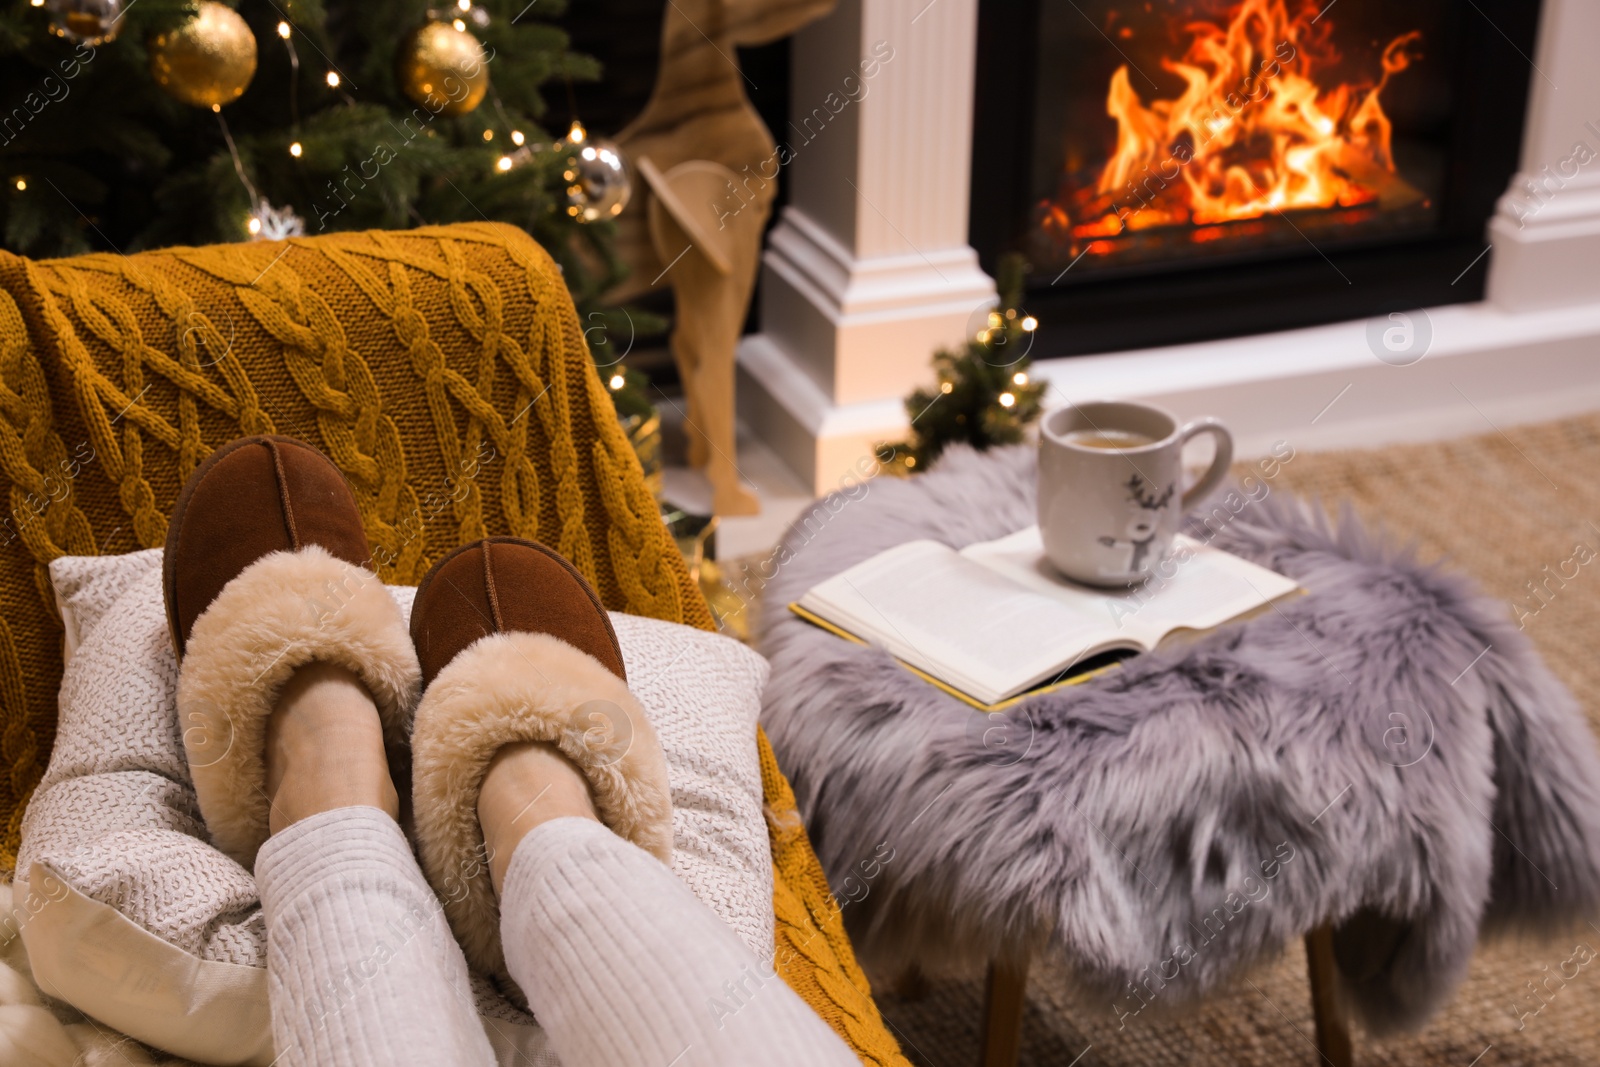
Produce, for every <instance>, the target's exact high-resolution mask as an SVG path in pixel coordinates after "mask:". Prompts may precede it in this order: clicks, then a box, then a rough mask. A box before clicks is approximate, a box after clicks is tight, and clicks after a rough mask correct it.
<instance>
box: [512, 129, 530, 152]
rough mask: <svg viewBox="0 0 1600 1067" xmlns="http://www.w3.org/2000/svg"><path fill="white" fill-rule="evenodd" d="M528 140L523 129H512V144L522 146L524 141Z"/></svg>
mask: <svg viewBox="0 0 1600 1067" xmlns="http://www.w3.org/2000/svg"><path fill="white" fill-rule="evenodd" d="M526 140H527V138H526V137H524V136H522V131H521V130H512V131H511V143H512V144H514V145H516V146H517V147H519V148H520V147H522V142H523V141H526Z"/></svg>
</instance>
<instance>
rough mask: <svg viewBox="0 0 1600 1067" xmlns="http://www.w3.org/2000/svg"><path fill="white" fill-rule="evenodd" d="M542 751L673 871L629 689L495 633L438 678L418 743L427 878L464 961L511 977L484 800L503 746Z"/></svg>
mask: <svg viewBox="0 0 1600 1067" xmlns="http://www.w3.org/2000/svg"><path fill="white" fill-rule="evenodd" d="M519 741H544V742H548V743H550V744H553V745H555V746H556V747H557V748H559V749H560V750H561V751H562V752H563V753H564V754H565V755H566V756H567V758H568V759H570V760H572V762H573V763H575V764H577V765H578V769H579V770H581V771H582V772H583V774H584V776H585V777H586V778H588V780H589V787H590V789H591V790H592V791H593V793H594V800H595V807H596V808H597V809H598V810H599V813H600V819H601V821H602V822H604V823H605V824H606V825H607V826H609V827H610V828H611V829H612V830H613V831H615V832H616V833H617V834H618V835H619V836H621V837H623V838H626V839H627V840H629V841H632V842H633V843H634V844H636V845H638V846H639V847H640V848H642V849H644V850H645V851H646V852H649V853H651V854H652V855H654V856H656V857H657V858H658V859H660V860H661V861H662V862H666V861H667V860H668V859H669V858H670V856H671V852H672V794H671V790H670V789H669V788H668V785H667V761H666V757H665V756H664V755H662V752H661V744H660V742H658V741H657V740H656V735H655V730H654V728H653V727H651V725H650V719H649V717H648V716H647V715H646V714H645V711H644V708H643V707H642V706H641V705H640V704H639V701H638V700H637V699H635V698H634V696H633V694H632V693H630V692H629V691H628V687H627V685H626V684H625V683H624V682H623V681H622V680H621V679H620V678H618V677H617V676H616V675H614V674H612V673H611V672H610V671H608V670H606V669H605V667H603V666H601V665H600V662H599V661H598V660H596V659H595V658H594V657H593V656H590V655H588V654H587V653H584V652H580V651H578V650H577V649H576V648H574V647H572V646H571V645H569V644H567V643H566V642H565V641H561V640H559V639H557V638H554V637H551V636H549V635H548V634H530V633H501V634H491V635H490V636H488V637H485V638H482V639H480V640H478V641H476V642H474V643H473V644H472V645H470V646H468V647H467V648H466V649H465V650H464V651H462V652H461V653H460V655H458V656H456V658H455V659H453V660H451V661H450V663H449V665H448V666H446V667H445V668H444V670H442V671H440V672H439V674H438V676H437V677H436V678H434V680H433V684H431V685H429V686H428V690H427V692H426V693H424V694H423V696H422V703H421V705H420V706H419V707H418V708H417V722H416V728H415V729H414V730H413V731H412V734H411V771H412V783H411V784H412V798H413V801H414V805H413V806H414V810H415V813H416V816H415V817H416V822H415V828H416V836H417V846H418V851H419V853H420V855H421V857H422V869H423V870H424V871H425V872H426V873H427V875H428V880H429V881H430V882H431V883H432V884H433V888H434V891H435V892H436V893H438V894H439V899H440V900H441V901H443V903H444V910H445V915H446V916H447V917H448V918H449V920H450V925H451V927H452V928H453V929H454V930H455V934H456V939H457V940H458V941H460V942H461V947H462V949H463V951H465V953H466V956H467V960H468V961H469V962H471V963H472V964H473V965H475V966H477V967H479V968H480V969H482V970H484V971H487V972H488V973H490V974H494V975H498V976H500V977H502V978H508V977H509V976H508V975H507V972H506V965H505V956H504V954H503V953H502V952H501V948H500V907H499V904H498V903H497V902H496V900H495V896H494V889H493V887H492V886H491V884H490V882H489V871H488V864H487V858H488V857H487V855H486V853H485V846H484V841H483V832H482V830H481V829H480V827H479V825H478V790H479V787H480V786H481V785H482V784H483V776H484V773H485V772H486V771H487V770H488V767H489V761H490V760H491V759H492V758H493V757H494V754H495V753H496V752H497V751H499V750H500V749H501V748H502V747H504V746H505V745H509V744H514V743H516V742H519Z"/></svg>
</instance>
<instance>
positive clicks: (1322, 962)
mask: <svg viewBox="0 0 1600 1067" xmlns="http://www.w3.org/2000/svg"><path fill="white" fill-rule="evenodd" d="M1306 968H1307V970H1309V971H1310V972H1311V1014H1312V1016H1313V1017H1314V1018H1315V1019H1316V1022H1317V1051H1318V1052H1320V1053H1322V1059H1323V1061H1324V1063H1326V1064H1327V1065H1328V1067H1351V1065H1352V1064H1353V1063H1354V1062H1355V1060H1354V1056H1353V1053H1352V1051H1351V1048H1350V1030H1349V1027H1348V1026H1347V1025H1346V1023H1345V1018H1344V1010H1343V1008H1342V1007H1341V1006H1340V1004H1339V988H1338V983H1337V981H1336V977H1335V975H1334V962H1333V927H1331V926H1319V927H1317V928H1316V929H1315V930H1313V931H1311V932H1310V933H1309V934H1307V935H1306Z"/></svg>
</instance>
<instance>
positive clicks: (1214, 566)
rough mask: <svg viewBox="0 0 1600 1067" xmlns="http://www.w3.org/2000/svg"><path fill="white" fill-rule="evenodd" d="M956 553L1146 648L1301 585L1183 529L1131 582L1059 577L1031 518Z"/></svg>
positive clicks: (1203, 627)
mask: <svg viewBox="0 0 1600 1067" xmlns="http://www.w3.org/2000/svg"><path fill="white" fill-rule="evenodd" d="M962 554H963V555H964V556H966V557H967V558H969V559H971V560H973V561H974V562H978V563H981V564H983V565H984V566H985V567H989V568H991V569H993V570H994V571H995V572H996V573H998V574H1001V575H1004V576H1005V577H1007V578H1009V579H1011V580H1012V581H1014V582H1016V583H1017V584H1019V585H1021V586H1023V587H1025V588H1027V589H1030V590H1032V591H1034V592H1036V593H1041V594H1043V595H1045V596H1048V597H1051V598H1052V599H1055V600H1057V601H1059V602H1061V603H1064V604H1070V605H1072V606H1073V607H1074V608H1075V609H1076V610H1079V611H1083V612H1088V613H1093V614H1096V615H1097V616H1098V618H1099V619H1100V620H1101V621H1102V623H1103V624H1104V625H1105V626H1107V627H1108V628H1109V632H1111V633H1118V634H1124V635H1127V636H1129V637H1131V638H1133V639H1134V640H1135V641H1137V643H1138V644H1139V645H1140V646H1141V647H1144V648H1146V649H1149V648H1154V647H1155V646H1156V644H1158V643H1159V642H1160V640H1161V638H1162V637H1164V636H1166V634H1168V633H1170V632H1171V631H1173V630H1178V629H1195V630H1209V629H1211V628H1212V627H1216V626H1221V625H1222V624H1223V623H1225V622H1227V621H1228V620H1230V619H1233V618H1237V617H1238V616H1240V615H1243V614H1245V613H1247V612H1249V611H1252V610H1254V609H1256V608H1259V607H1261V606H1263V605H1265V604H1269V603H1271V602H1272V601H1274V600H1277V599H1278V598H1279V597H1282V596H1285V595H1286V594H1288V593H1291V592H1293V591H1295V590H1297V589H1299V588H1300V586H1299V584H1298V583H1297V582H1295V581H1294V580H1293V579H1292V578H1286V577H1284V576H1283V575H1281V574H1278V573H1277V572H1275V571H1270V570H1267V569H1266V568H1265V567H1259V566H1257V565H1256V564H1254V563H1251V562H1250V561H1249V560H1245V559H1240V558H1239V557H1238V556H1234V555H1231V554H1230V553H1227V552H1224V551H1222V550H1221V549H1217V548H1212V547H1210V546H1208V545H1204V544H1201V543H1200V542H1199V541H1196V540H1195V539H1193V538H1192V537H1186V536H1184V535H1182V534H1180V535H1179V536H1178V537H1177V539H1176V540H1175V541H1174V542H1173V550H1172V552H1171V553H1169V554H1168V556H1167V557H1166V558H1164V559H1162V560H1161V561H1160V562H1159V563H1157V564H1156V566H1155V568H1154V570H1153V572H1152V574H1151V576H1150V578H1148V579H1147V580H1146V581H1145V582H1144V583H1143V584H1141V585H1138V586H1134V587H1133V588H1131V589H1116V590H1110V589H1095V588H1092V587H1089V586H1084V585H1079V584H1077V583H1075V582H1071V581H1069V580H1068V579H1066V578H1064V577H1062V576H1061V574H1060V573H1059V572H1057V571H1056V569H1055V567H1054V566H1053V565H1052V564H1051V563H1050V561H1049V560H1048V559H1046V558H1045V555H1044V544H1043V542H1042V541H1041V540H1040V536H1039V528H1038V527H1037V526H1031V527H1029V528H1028V529H1026V530H1019V531H1018V532H1016V533H1015V534H1012V535H1011V536H1009V537H1003V538H1001V539H1000V540H998V541H986V542H984V543H982V544H977V545H968V546H967V547H966V548H965V549H963V550H962Z"/></svg>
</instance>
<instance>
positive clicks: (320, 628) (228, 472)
mask: <svg viewBox="0 0 1600 1067" xmlns="http://www.w3.org/2000/svg"><path fill="white" fill-rule="evenodd" d="M369 555H370V553H369V551H368V549H367V542H366V537H365V535H364V534H363V532H362V526H361V515H360V512H358V511H357V510H356V502H355V497H354V496H353V495H352V494H351V492H350V487H349V486H348V485H347V484H346V483H345V481H344V477H343V475H341V474H340V473H339V470H338V468H336V467H335V466H334V465H333V464H332V463H331V462H330V461H329V460H328V459H327V457H325V456H323V455H322V453H320V452H318V451H317V450H316V449H314V448H312V447H311V446H309V445H307V444H304V443H302V442H299V441H295V440H293V439H291V438H286V437H247V438H243V439H241V440H238V441H234V442H232V443H230V444H228V445H224V446H223V447H222V448H220V449H218V450H217V451H216V452H214V453H212V455H211V456H210V457H209V458H208V459H207V460H206V461H205V462H204V463H202V464H201V465H200V467H199V468H198V469H196V471H195V472H194V475H193V476H192V477H191V478H190V479H189V482H188V484H187V485H185V486H184V489H183V492H182V494H181V495H180V496H179V498H178V507H177V510H176V511H175V513H174V514H173V517H172V523H171V526H170V527H169V529H168V533H167V548H166V556H165V559H164V561H163V563H164V569H163V580H164V588H165V592H166V601H167V620H168V624H169V626H170V628H171V631H172V641H173V648H174V650H175V651H176V652H177V653H178V655H179V657H180V661H181V666H180V668H179V671H178V721H179V725H180V728H181V729H182V730H183V744H184V751H185V754H186V755H187V756H188V760H189V772H190V776H191V777H192V778H193V780H194V787H195V793H196V794H197V796H198V798H199V802H200V813H201V815H202V816H204V818H205V821H206V827H207V828H208V829H209V830H210V831H211V837H212V841H213V842H214V843H215V844H216V846H217V847H218V848H219V849H221V850H222V851H223V852H225V853H227V854H228V855H229V856H232V857H233V858H234V859H235V860H238V861H239V862H240V863H241V864H243V865H244V866H245V867H246V868H250V867H252V866H254V863H255V855H256V852H257V850H258V849H260V847H261V845H262V843H263V842H265V841H266V839H267V834H268V821H267V817H268V804H267V796H266V761H265V745H266V732H267V720H268V718H269V717H270V716H271V714H272V710H273V707H274V705H275V704H276V702H277V694H278V692H279V690H280V689H282V687H283V685H284V684H285V683H286V682H287V681H288V680H289V677H290V676H291V675H292V674H293V673H294V671H295V670H296V668H298V667H301V666H303V665H304V664H306V663H310V662H312V661H315V660H322V661H325V662H328V663H335V664H338V665H339V666H342V667H344V668H346V669H347V670H349V671H351V672H352V673H354V674H356V675H357V676H358V677H360V678H361V680H362V682H363V683H365V685H366V686H367V689H368V690H369V691H370V692H371V693H372V697H373V699H374V701H375V702H376V703H377V705H378V712H379V715H380V717H381V718H382V720H383V728H384V737H385V740H386V742H387V743H388V744H389V745H390V746H391V747H392V748H400V747H403V746H404V744H405V736H406V732H407V728H408V725H409V723H408V717H409V713H410V710H411V708H413V707H414V706H415V704H416V697H417V693H418V690H419V689H420V688H421V672H420V670H419V669H418V667H417V657H416V651H415V649H414V648H413V647H412V645H411V641H410V640H409V637H408V635H407V634H406V630H405V622H404V620H403V619H402V617H401V614H400V609H399V607H398V606H397V605H396V604H395V602H394V599H393V598H392V597H391V596H390V595H389V594H388V593H387V592H386V591H385V590H384V588H383V585H382V583H381V582H379V580H378V578H377V576H376V575H374V574H373V573H371V572H370V571H369V570H366V569H365V568H364V567H362V566H361V564H362V563H364V562H366V561H367V560H368V558H369Z"/></svg>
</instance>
